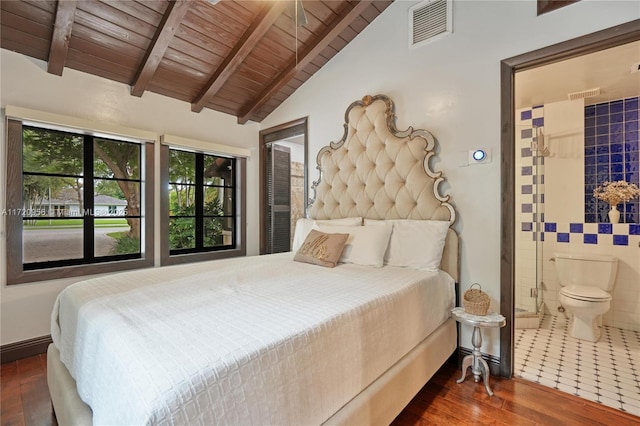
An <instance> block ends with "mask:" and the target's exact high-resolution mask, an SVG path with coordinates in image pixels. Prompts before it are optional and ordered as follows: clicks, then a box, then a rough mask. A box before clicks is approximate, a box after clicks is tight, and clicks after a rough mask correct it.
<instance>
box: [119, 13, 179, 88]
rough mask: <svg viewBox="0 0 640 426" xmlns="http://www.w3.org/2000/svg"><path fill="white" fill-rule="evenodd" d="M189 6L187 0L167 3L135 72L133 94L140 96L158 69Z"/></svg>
mask: <svg viewBox="0 0 640 426" xmlns="http://www.w3.org/2000/svg"><path fill="white" fill-rule="evenodd" d="M190 6H191V4H190V2H189V1H188V0H174V1H172V2H171V3H169V6H168V7H167V11H166V12H165V14H164V16H163V17H162V21H160V25H159V26H158V30H157V31H156V34H155V36H154V37H153V40H152V41H151V45H150V46H149V49H148V50H147V53H146V54H145V57H144V60H143V61H142V65H141V66H140V68H139V69H138V72H137V73H136V78H135V79H134V82H133V85H132V87H131V94H132V95H133V96H142V94H143V93H144V91H145V89H146V88H147V86H148V85H149V82H150V81H151V79H152V78H153V75H154V74H155V72H156V70H157V69H158V65H160V61H161V60H162V57H163V56H164V52H165V51H166V50H167V47H169V42H171V39H172V38H173V35H174V34H175V33H176V30H177V29H178V27H179V26H180V23H181V22H182V19H183V18H184V16H185V15H186V14H187V11H188V10H189V7H190Z"/></svg>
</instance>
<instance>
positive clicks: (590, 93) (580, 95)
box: [567, 87, 600, 101]
mask: <svg viewBox="0 0 640 426" xmlns="http://www.w3.org/2000/svg"><path fill="white" fill-rule="evenodd" d="M599 94H600V88H599V87H596V88H595V89H589V90H583V91H582V92H573V93H569V94H568V95H567V96H568V97H569V100H570V101H575V100H576V99H584V98H592V97H594V96H598V95H599Z"/></svg>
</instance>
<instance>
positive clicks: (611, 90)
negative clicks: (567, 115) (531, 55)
mask: <svg viewBox="0 0 640 426" xmlns="http://www.w3.org/2000/svg"><path fill="white" fill-rule="evenodd" d="M639 62H640V41H636V42H632V43H628V44H624V45H621V46H617V47H613V48H611V49H606V50H601V51H599V52H595V53H590V54H588V55H583V56H579V57H577V58H572V59H567V60H565V61H561V62H556V63H554V64H550V65H545V66H542V67H538V68H534V69H531V70H526V71H521V72H518V73H516V77H515V86H516V109H519V108H525V107H529V106H532V105H543V104H547V103H552V102H558V101H566V100H568V97H567V95H568V93H572V92H581V91H583V90H589V89H594V88H596V87H599V88H600V95H597V96H595V97H590V98H585V105H592V104H596V103H600V102H607V101H612V100H616V99H622V98H628V97H633V96H640V72H636V73H631V68H632V66H634V65H635V66H636V67H637V64H638V63H639Z"/></svg>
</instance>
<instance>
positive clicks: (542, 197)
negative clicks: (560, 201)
mask: <svg viewBox="0 0 640 426" xmlns="http://www.w3.org/2000/svg"><path fill="white" fill-rule="evenodd" d="M540 202H541V203H542V204H544V194H540Z"/></svg>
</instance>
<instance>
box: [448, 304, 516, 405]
mask: <svg viewBox="0 0 640 426" xmlns="http://www.w3.org/2000/svg"><path fill="white" fill-rule="evenodd" d="M451 314H452V315H453V317H454V318H455V319H456V321H458V322H459V323H460V324H467V325H471V326H473V334H472V336H471V344H472V345H473V351H472V352H471V355H467V356H465V357H464V358H463V359H462V376H460V378H459V379H458V380H456V383H462V382H464V379H465V376H466V373H467V368H469V367H471V372H472V373H473V379H474V380H475V382H476V383H477V382H479V381H480V378H483V379H484V388H485V389H486V390H487V393H488V394H489V396H493V392H492V391H491V388H490V387H489V374H490V373H489V365H488V364H487V361H485V360H484V359H482V354H481V352H480V347H481V346H482V332H481V329H482V328H489V327H497V328H500V327H504V326H505V325H506V324H507V321H506V319H505V317H504V316H502V315H500V314H498V313H495V312H492V313H489V314H487V315H473V314H468V313H466V312H465V311H464V308H461V307H458V308H453V310H452V311H451Z"/></svg>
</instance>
